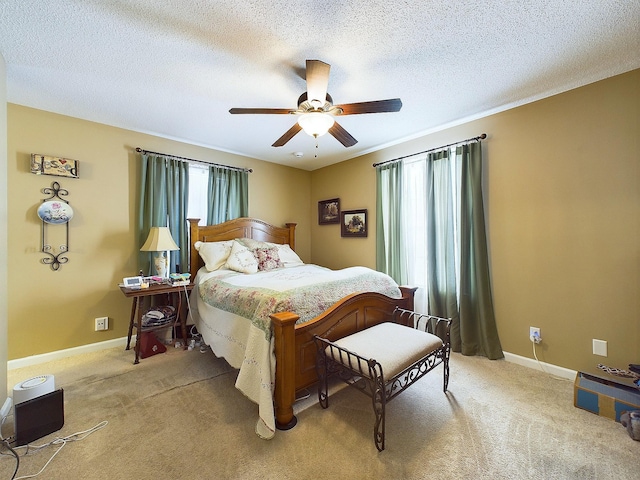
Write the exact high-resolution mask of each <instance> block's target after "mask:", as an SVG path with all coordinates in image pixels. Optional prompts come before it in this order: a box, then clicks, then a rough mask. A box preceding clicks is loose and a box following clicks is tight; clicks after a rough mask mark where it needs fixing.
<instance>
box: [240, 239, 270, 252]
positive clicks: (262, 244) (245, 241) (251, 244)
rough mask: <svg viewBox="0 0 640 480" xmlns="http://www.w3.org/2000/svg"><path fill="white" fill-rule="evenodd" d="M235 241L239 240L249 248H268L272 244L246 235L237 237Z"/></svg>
mask: <svg viewBox="0 0 640 480" xmlns="http://www.w3.org/2000/svg"><path fill="white" fill-rule="evenodd" d="M236 241H238V242H240V243H241V244H242V245H244V246H245V247H247V248H248V249H249V250H255V249H256V248H268V247H271V246H272V245H271V244H270V243H267V242H261V241H259V240H254V239H253V238H247V237H243V238H237V239H236Z"/></svg>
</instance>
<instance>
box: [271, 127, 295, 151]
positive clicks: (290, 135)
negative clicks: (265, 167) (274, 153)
mask: <svg viewBox="0 0 640 480" xmlns="http://www.w3.org/2000/svg"><path fill="white" fill-rule="evenodd" d="M300 130H302V127H301V126H300V124H299V123H298V122H296V123H294V124H293V127H291V128H290V129H289V130H287V131H286V132H285V134H284V135H282V136H281V137H280V138H279V139H278V140H276V141H275V142H274V143H273V145H271V146H272V147H282V146H283V145H284V144H285V143H287V142H288V141H289V140H291V139H292V138H293V137H295V136H296V134H297V133H298V132H299V131H300Z"/></svg>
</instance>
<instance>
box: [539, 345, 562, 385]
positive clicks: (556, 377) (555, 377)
mask: <svg viewBox="0 0 640 480" xmlns="http://www.w3.org/2000/svg"><path fill="white" fill-rule="evenodd" d="M531 344H532V345H533V357H534V358H535V359H536V362H538V365H540V369H541V370H542V371H543V372H544V373H546V374H547V375H548V376H549V377H551V378H553V379H554V380H566V378H562V377H559V376H557V375H554V374H552V373H551V372H547V371H546V370H545V369H544V366H543V365H542V362H540V360H538V355H536V343H535V342H531Z"/></svg>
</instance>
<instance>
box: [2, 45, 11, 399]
mask: <svg viewBox="0 0 640 480" xmlns="http://www.w3.org/2000/svg"><path fill="white" fill-rule="evenodd" d="M7 209H8V207H7V73H6V65H5V63H4V58H3V56H2V55H0V285H6V284H7V278H8V277H7V258H8V256H9V255H8V249H7V231H8V223H7ZM7 311H8V308H7V289H6V288H0V385H6V384H7V348H8V347H7V318H8V317H7ZM6 394H7V392H6V390H5V389H4V388H0V406H2V405H3V404H4V401H5V398H6Z"/></svg>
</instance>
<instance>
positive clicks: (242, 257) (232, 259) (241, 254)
mask: <svg viewBox="0 0 640 480" xmlns="http://www.w3.org/2000/svg"><path fill="white" fill-rule="evenodd" d="M225 268H228V269H229V270H235V271H236V272H240V273H256V272H257V271H258V260H256V257H255V255H254V254H253V252H252V251H251V250H249V249H248V248H247V247H245V246H244V245H242V244H241V243H240V242H236V241H235V240H233V245H232V247H231V253H230V254H229V258H228V259H227V263H226V264H225Z"/></svg>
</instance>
